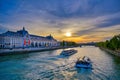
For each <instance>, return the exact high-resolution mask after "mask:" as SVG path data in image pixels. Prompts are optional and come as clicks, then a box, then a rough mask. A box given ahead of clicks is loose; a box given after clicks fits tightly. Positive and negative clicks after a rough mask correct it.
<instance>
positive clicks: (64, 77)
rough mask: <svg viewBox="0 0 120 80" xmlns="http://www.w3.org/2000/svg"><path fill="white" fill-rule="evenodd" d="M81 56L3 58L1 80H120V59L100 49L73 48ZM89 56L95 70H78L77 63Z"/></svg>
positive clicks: (52, 53)
mask: <svg viewBox="0 0 120 80" xmlns="http://www.w3.org/2000/svg"><path fill="white" fill-rule="evenodd" d="M74 49H76V50H78V53H76V54H74V55H72V56H70V57H64V56H61V55H60V52H61V51H62V49H58V50H52V51H45V52H34V53H26V54H17V55H8V56H0V80H120V58H119V57H115V56H113V55H111V54H109V53H107V52H105V51H102V50H101V49H99V48H98V47H94V46H83V47H81V48H80V47H76V48H74ZM80 56H88V57H89V58H90V59H91V60H92V61H93V69H77V68H75V67H74V65H75V63H74V61H75V60H76V59H77V58H78V57H80Z"/></svg>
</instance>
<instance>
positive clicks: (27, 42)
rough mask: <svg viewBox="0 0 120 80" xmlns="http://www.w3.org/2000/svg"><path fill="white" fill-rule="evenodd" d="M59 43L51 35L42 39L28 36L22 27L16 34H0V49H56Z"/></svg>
mask: <svg viewBox="0 0 120 80" xmlns="http://www.w3.org/2000/svg"><path fill="white" fill-rule="evenodd" d="M59 45H60V44H59V42H58V41H57V40H56V39H54V38H53V37H52V36H51V35H49V36H46V37H43V36H37V35H32V34H29V33H28V31H26V30H25V28H24V27H23V29H22V30H19V31H17V32H13V31H7V32H5V33H2V34H0V48H1V49H5V48H9V49H12V48H29V47H57V46H59Z"/></svg>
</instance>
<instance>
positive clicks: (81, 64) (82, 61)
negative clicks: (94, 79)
mask: <svg viewBox="0 0 120 80" xmlns="http://www.w3.org/2000/svg"><path fill="white" fill-rule="evenodd" d="M75 66H76V67H77V68H87V69H88V68H92V62H91V60H90V58H88V57H86V56H84V57H82V58H79V59H78V60H77V62H76V65H75Z"/></svg>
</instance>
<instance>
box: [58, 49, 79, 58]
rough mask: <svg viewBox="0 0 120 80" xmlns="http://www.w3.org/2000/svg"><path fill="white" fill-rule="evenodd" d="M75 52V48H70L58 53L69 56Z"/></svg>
mask: <svg viewBox="0 0 120 80" xmlns="http://www.w3.org/2000/svg"><path fill="white" fill-rule="evenodd" d="M75 53H77V50H74V49H70V50H63V51H62V52H61V53H60V55H64V56H70V55H73V54H75Z"/></svg>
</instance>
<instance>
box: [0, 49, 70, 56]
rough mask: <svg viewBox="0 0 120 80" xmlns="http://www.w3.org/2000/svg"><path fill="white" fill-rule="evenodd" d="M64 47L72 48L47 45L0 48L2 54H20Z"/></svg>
mask: <svg viewBox="0 0 120 80" xmlns="http://www.w3.org/2000/svg"><path fill="white" fill-rule="evenodd" d="M62 48H70V47H45V48H25V49H22V48H20V49H12V50H10V49H0V55H8V54H18V53H28V52H39V51H47V50H55V49H62Z"/></svg>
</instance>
